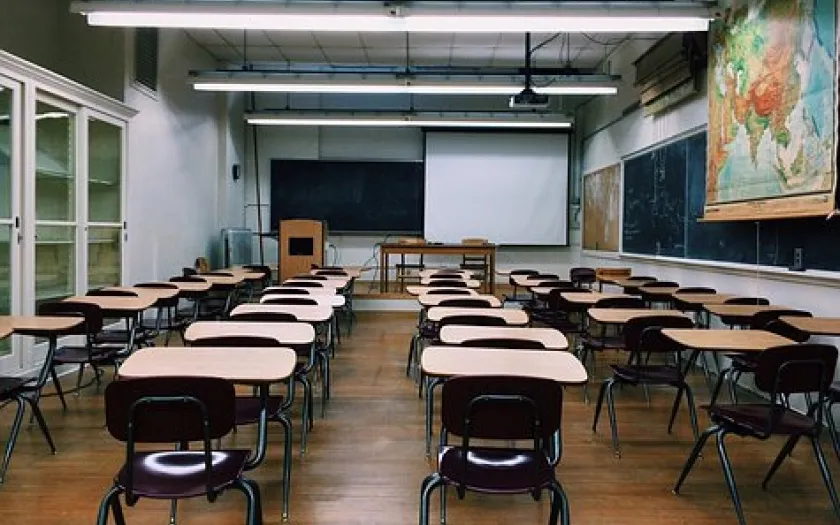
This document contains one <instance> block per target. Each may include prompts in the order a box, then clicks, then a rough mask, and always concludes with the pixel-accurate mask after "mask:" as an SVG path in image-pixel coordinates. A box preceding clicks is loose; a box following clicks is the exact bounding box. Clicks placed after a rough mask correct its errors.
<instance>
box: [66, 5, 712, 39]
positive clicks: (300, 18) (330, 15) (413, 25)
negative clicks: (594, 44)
mask: <svg viewBox="0 0 840 525" xmlns="http://www.w3.org/2000/svg"><path fill="white" fill-rule="evenodd" d="M342 4H348V3H342ZM349 4H350V5H338V3H336V5H332V4H328V5H318V4H309V5H307V6H303V5H300V4H298V5H293V4H275V5H262V6H261V5H252V4H251V3H237V4H235V5H219V2H193V3H188V4H181V3H179V4H173V3H171V2H160V1H158V2H155V1H149V2H144V3H136V2H104V1H91V2H79V1H76V2H73V4H72V6H71V10H72V11H73V12H76V13H82V14H84V15H86V16H87V20H88V23H89V24H90V25H101V26H121V27H126V26H127V27H170V28H194V29H262V30H274V31H315V32H379V33H394V32H397V33H526V32H532V33H556V32H564V33H567V32H568V33H580V32H588V33H614V32H620V33H628V32H646V33H664V32H674V31H677V32H680V31H707V30H708V28H709V20H710V19H711V18H712V14H711V12H710V11H709V9H707V8H697V7H692V6H686V5H677V6H667V7H664V6H663V7H660V5H661V4H656V3H654V7H650V8H647V9H645V8H642V9H639V8H633V7H624V8H621V7H616V6H605V7H601V8H585V7H580V6H578V7H577V8H575V7H574V6H569V7H564V8H562V10H561V9H560V8H557V7H551V6H544V7H533V6H532V7H522V8H516V9H487V8H485V9H460V10H455V9H449V10H446V9H442V8H437V9H431V8H423V7H421V6H417V7H403V8H392V9H390V10H388V9H384V8H381V7H378V6H377V7H376V8H371V7H370V6H369V5H358V4H355V3H349ZM560 13H562V14H560Z"/></svg>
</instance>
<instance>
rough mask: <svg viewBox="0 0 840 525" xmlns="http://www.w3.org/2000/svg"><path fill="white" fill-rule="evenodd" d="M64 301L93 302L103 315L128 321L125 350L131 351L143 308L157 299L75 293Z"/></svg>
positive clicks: (142, 296)
mask: <svg viewBox="0 0 840 525" xmlns="http://www.w3.org/2000/svg"><path fill="white" fill-rule="evenodd" d="M65 301H72V302H74V303H88V304H95V305H97V306H99V308H101V309H102V315H103V317H106V318H109V317H110V318H119V319H125V320H126V322H127V323H128V324H127V328H128V340H127V341H126V351H127V352H131V349H132V348H134V338H135V337H136V335H137V325H138V324H139V323H140V317H141V315H142V313H143V312H144V311H145V310H147V309H149V308H151V307H152V306H154V304H155V303H156V302H157V299H156V298H155V297H152V296H151V295H148V294H147V295H139V296H137V297H120V296H115V295H75V296H73V297H68V298H67V299H65Z"/></svg>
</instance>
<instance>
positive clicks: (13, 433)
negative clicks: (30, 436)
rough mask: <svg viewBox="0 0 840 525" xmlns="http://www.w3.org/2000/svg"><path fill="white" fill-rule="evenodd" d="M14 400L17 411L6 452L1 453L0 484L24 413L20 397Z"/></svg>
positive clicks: (13, 448)
mask: <svg viewBox="0 0 840 525" xmlns="http://www.w3.org/2000/svg"><path fill="white" fill-rule="evenodd" d="M14 400H15V402H16V403H17V410H16V411H15V419H14V422H13V423H12V431H11V432H10V433H9V441H8V442H7V443H6V450H5V451H4V452H3V464H2V465H0V484H2V483H3V480H4V479H5V478H6V470H8V468H9V462H11V460H12V452H14V450H15V443H16V442H17V438H18V434H20V425H21V423H22V422H23V413H24V412H25V411H26V407H25V406H24V404H23V399H22V398H21V397H20V396H16V397H15V398H14Z"/></svg>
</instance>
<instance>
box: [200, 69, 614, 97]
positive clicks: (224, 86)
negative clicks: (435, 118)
mask: <svg viewBox="0 0 840 525" xmlns="http://www.w3.org/2000/svg"><path fill="white" fill-rule="evenodd" d="M583 78H584V79H583V80H559V81H556V82H552V83H551V84H548V85H544V86H533V89H534V91H536V92H537V93H539V94H542V95H615V94H617V93H618V87H616V82H615V80H612V79H608V80H605V81H598V80H586V79H585V77H583ZM190 82H191V83H192V85H193V88H194V89H196V90H197V91H245V92H257V93H353V94H410V95H505V96H510V95H515V94H517V93H519V92H520V91H522V84H521V83H513V82H511V83H499V82H493V81H487V82H479V81H470V82H465V81H462V80H457V79H452V80H446V81H430V80H424V79H414V80H399V79H397V78H391V79H388V80H379V79H356V80H345V79H336V78H320V79H307V78H283V77H282V76H272V75H271V74H265V75H257V76H255V75H253V74H251V73H246V74H243V75H238V74H236V73H231V74H228V75H224V76H220V75H218V74H213V73H210V74H206V75H205V74H202V73H197V74H195V75H194V76H193V77H192V79H191V80H190Z"/></svg>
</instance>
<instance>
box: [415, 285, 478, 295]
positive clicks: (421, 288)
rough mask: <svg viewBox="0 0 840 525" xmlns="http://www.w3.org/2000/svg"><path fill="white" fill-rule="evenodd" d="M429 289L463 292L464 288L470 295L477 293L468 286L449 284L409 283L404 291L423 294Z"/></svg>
mask: <svg viewBox="0 0 840 525" xmlns="http://www.w3.org/2000/svg"><path fill="white" fill-rule="evenodd" d="M430 290H448V291H456V292H458V291H461V292H463V291H464V290H466V291H467V292H468V293H469V294H470V295H478V292H477V291H476V290H473V289H470V288H456V287H449V286H418V285H410V286H406V287H405V291H406V292H408V293H409V294H411V295H423V294H426V293H428V292H429V291H430Z"/></svg>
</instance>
